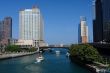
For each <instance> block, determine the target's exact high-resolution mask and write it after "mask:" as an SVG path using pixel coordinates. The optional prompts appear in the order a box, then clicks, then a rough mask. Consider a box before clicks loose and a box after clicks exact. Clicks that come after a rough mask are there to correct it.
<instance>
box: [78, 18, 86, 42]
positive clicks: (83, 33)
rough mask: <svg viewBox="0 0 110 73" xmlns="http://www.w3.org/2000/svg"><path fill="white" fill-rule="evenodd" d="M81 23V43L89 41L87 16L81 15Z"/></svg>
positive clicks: (79, 40)
mask: <svg viewBox="0 0 110 73" xmlns="http://www.w3.org/2000/svg"><path fill="white" fill-rule="evenodd" d="M80 19H81V20H80V24H79V28H78V30H79V31H78V33H79V34H78V37H79V38H78V42H79V43H88V26H87V23H86V17H83V16H81V17H80Z"/></svg>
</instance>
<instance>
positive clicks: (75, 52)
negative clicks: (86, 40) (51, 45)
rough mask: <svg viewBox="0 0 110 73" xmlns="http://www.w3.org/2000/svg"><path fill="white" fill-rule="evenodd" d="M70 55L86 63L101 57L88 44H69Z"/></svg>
mask: <svg viewBox="0 0 110 73" xmlns="http://www.w3.org/2000/svg"><path fill="white" fill-rule="evenodd" d="M70 55H71V56H72V57H75V58H77V59H79V60H81V61H82V62H86V63H87V62H94V61H98V60H100V58H101V56H100V54H99V53H98V51H97V50H96V48H94V47H93V46H91V45H89V44H81V45H71V47H70Z"/></svg>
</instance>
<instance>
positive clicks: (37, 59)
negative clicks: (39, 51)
mask: <svg viewBox="0 0 110 73" xmlns="http://www.w3.org/2000/svg"><path fill="white" fill-rule="evenodd" d="M43 60H44V57H43V56H42V55H39V56H38V57H37V58H36V61H37V62H41V61H43Z"/></svg>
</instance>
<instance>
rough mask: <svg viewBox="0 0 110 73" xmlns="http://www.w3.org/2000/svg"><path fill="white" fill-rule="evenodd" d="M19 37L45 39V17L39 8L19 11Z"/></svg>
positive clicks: (22, 38)
mask: <svg viewBox="0 0 110 73" xmlns="http://www.w3.org/2000/svg"><path fill="white" fill-rule="evenodd" d="M19 39H21V40H36V41H39V42H40V41H43V19H42V15H41V12H40V9H39V8H37V7H33V8H32V9H24V10H21V11H20V12H19Z"/></svg>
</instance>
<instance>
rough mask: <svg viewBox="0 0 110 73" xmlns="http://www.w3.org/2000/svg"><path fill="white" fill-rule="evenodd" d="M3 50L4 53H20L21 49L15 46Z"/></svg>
mask: <svg viewBox="0 0 110 73" xmlns="http://www.w3.org/2000/svg"><path fill="white" fill-rule="evenodd" d="M5 49H6V51H10V52H20V51H21V49H20V48H19V46H17V45H8V46H7V47H6V48H5Z"/></svg>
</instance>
